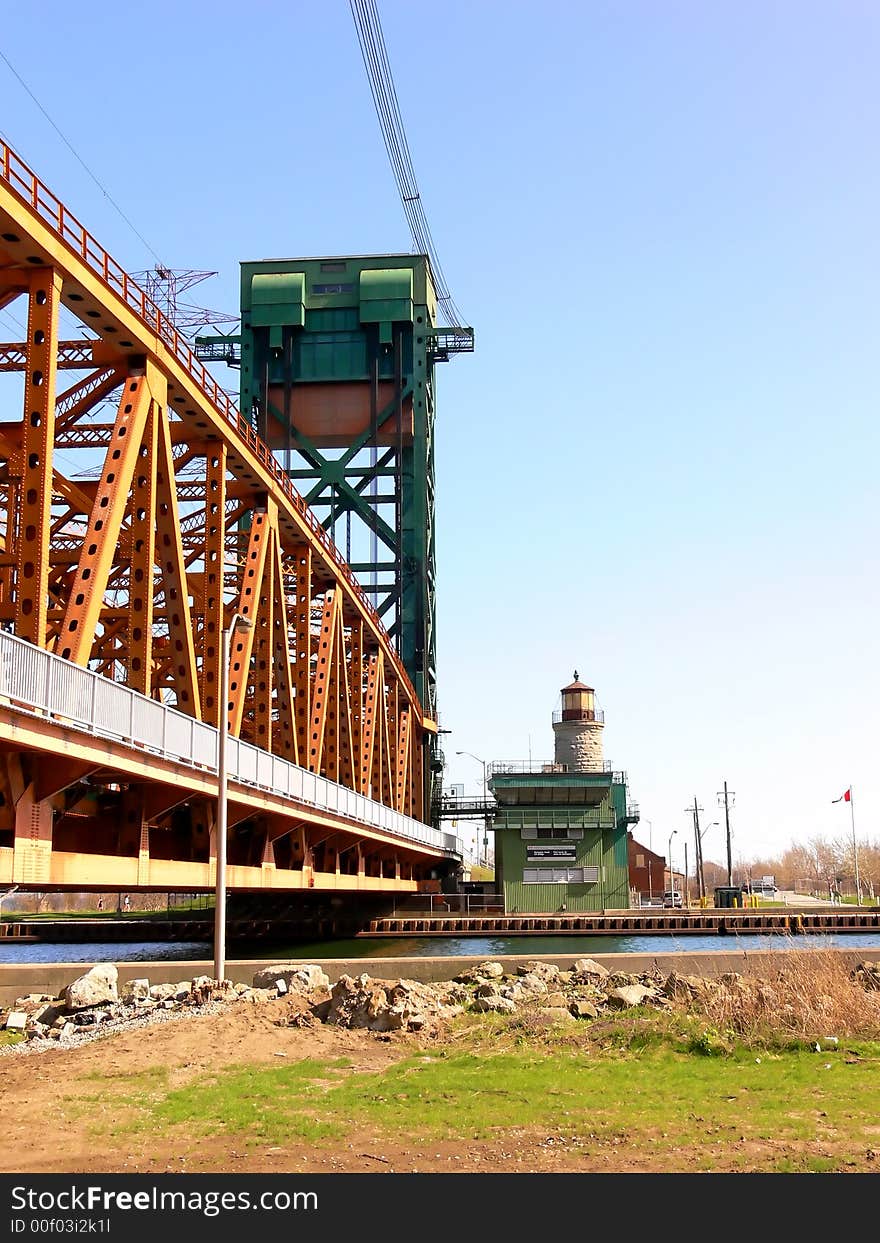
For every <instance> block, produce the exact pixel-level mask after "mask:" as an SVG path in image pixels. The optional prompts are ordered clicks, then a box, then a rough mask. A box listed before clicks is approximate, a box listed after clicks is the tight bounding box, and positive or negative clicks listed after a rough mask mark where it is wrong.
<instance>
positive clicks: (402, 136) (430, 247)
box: [349, 0, 466, 328]
mask: <svg viewBox="0 0 880 1243" xmlns="http://www.w3.org/2000/svg"><path fill="white" fill-rule="evenodd" d="M349 7H350V8H351V15H352V17H353V18H354V24H355V29H356V30H357V37H358V43H359V44H360V49H361V56H362V57H363V61H364V68H365V69H366V71H367V78H368V79H369V83H370V93H371V94H372V96H373V104H374V106H375V109H376V116H377V117H378V118H379V126H380V128H381V130H382V137H383V139H384V140H385V149H386V151H387V152H388V158H389V160H390V161H391V168H392V170H393V172H394V179H395V181H396V182H397V189H398V191H399V193H400V201H401V203H402V204H403V210H404V213H405V214H406V218H407V222H408V224H409V228H410V233H411V234H412V238H413V242H414V243H415V246H416V249H417V250H418V252H419V254H422V255H427V256H428V259H429V260H430V263H431V271H432V273H433V276H434V283H435V286H436V291H437V302H438V304H439V306H440V311H441V313H442V315H443V318H444V320H445V321H446V324H447V325H448V326H449V327H450V328H455V327H462V326H464V324H465V323H466V320H465V319H464V316H463V315H462V314H461V311H460V310H459V309H458V307H457V306H456V304H455V300H454V299H453V297H452V294H451V293H450V292H449V286H448V285H447V284H446V278H445V277H444V275H443V269H442V268H441V266H440V260H439V258H438V256H437V250H436V247H435V246H434V239H433V238H432V237H431V230H430V228H429V227H428V220H427V217H426V216H425V209H424V207H423V205H422V198H421V195H420V194H419V187H418V183H417V182H416V175H415V171H414V169H413V163H412V157H411V155H410V150H409V144H408V142H407V140H406V131H405V129H404V127H403V121H402V119H401V116H400V105H399V103H398V100H397V91H396V90H395V88H394V79H393V78H392V76H391V68H390V66H389V64H388V53H387V51H386V48H385V38H384V36H383V34H382V23H381V22H380V21H379V12H378V9H377V8H376V4H375V0H349Z"/></svg>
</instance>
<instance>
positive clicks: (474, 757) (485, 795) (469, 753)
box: [455, 751, 489, 863]
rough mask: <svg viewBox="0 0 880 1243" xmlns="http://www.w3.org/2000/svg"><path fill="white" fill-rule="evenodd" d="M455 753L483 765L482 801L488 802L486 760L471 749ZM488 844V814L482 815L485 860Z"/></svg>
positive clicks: (478, 860) (478, 852) (478, 859)
mask: <svg viewBox="0 0 880 1243" xmlns="http://www.w3.org/2000/svg"><path fill="white" fill-rule="evenodd" d="M455 754H456V755H467V756H470V758H471V759H472V760H476V761H477V763H478V764H482V766H483V802H484V803H488V801H489V787H488V785H487V784H486V761H485V760H481V759H480V757H479V756H478V755H474V753H473V751H456V753H455ZM488 846H489V818H488V816H485V817H484V819H483V851H484V853H485V854H486V861H487V862H488ZM477 862H478V863H479V862H480V851H479V849H477Z"/></svg>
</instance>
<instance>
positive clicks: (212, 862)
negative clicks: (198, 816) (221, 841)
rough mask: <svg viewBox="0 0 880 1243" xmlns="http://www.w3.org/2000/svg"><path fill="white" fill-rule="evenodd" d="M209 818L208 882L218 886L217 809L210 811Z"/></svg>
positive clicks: (214, 886)
mask: <svg viewBox="0 0 880 1243" xmlns="http://www.w3.org/2000/svg"><path fill="white" fill-rule="evenodd" d="M208 814H209V820H208V883H209V884H210V885H211V887H212V888H216V886H217V820H216V809H214V810H212V811H210V812H209V813H208Z"/></svg>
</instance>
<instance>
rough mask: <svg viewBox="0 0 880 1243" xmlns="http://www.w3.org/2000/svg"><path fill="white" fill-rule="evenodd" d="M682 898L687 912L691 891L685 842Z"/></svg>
mask: <svg viewBox="0 0 880 1243" xmlns="http://www.w3.org/2000/svg"><path fill="white" fill-rule="evenodd" d="M682 897H683V898H684V904H685V906H686V907H687V909H688V910H690V906H691V889H690V885H689V884H688V844H687V842H685V844H684V893H683V895H682Z"/></svg>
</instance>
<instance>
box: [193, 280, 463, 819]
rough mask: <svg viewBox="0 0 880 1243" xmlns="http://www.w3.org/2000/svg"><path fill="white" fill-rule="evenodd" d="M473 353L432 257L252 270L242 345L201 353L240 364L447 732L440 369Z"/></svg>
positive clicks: (271, 430) (205, 340)
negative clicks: (437, 415) (441, 648)
mask: <svg viewBox="0 0 880 1243" xmlns="http://www.w3.org/2000/svg"><path fill="white" fill-rule="evenodd" d="M472 349H473V331H472V330H471V329H470V328H439V327H438V326H437V298H436V293H435V289H434V282H433V279H432V275H431V269H430V264H429V261H428V259H427V257H426V256H424V255H371V256H360V257H357V258H324V259H320V258H318V259H271V260H261V261H259V262H252V263H243V264H242V265H241V330H240V335H239V336H237V337H200V338H199V339H198V340H197V342H196V353H197V355H198V357H199V358H201V359H202V360H203V361H206V362H216V361H225V362H228V363H231V364H233V365H236V364H240V367H241V410H242V413H243V414H245V415H246V416H248V417H250V418H251V419H252V421H253V426H254V429H255V430H256V431H257V433H258V434H259V436H260V437H261V438H262V439H263V440H265V441H266V443H267V444H268V445H270V446H271V448H272V449H273V450H274V451H275V453H276V455H277V456H278V457H279V460H280V461H281V464H282V465H283V466H284V467H285V469H286V470H287V471H288V473H289V475H290V477H291V479H292V480H293V481H294V483H295V484H296V486H297V488H298V489H299V490H300V492H301V493H302V494H303V496H304V497H305V499H306V501H307V502H308V504H309V505H310V506H311V508H312V509H313V511H314V512H315V515H316V516H317V517H318V519H319V521H320V522H321V523H322V525H323V526H324V528H325V529H326V530H327V531H328V532H329V533H330V534H331V535H332V537H333V539H334V541H335V543H336V546H337V547H338V548H339V550H340V552H341V553H342V554H343V555H344V556H345V558H346V560H347V561H348V563H349V565H350V566H351V568H352V570H353V572H354V573H355V575H356V577H357V579H358V581H359V583H360V584H361V586H362V588H363V590H364V591H365V592H366V594H367V595H368V597H369V598H370V599H371V600H372V602H373V604H374V606H375V608H376V610H377V612H378V614H379V616H380V617H381V619H382V622H383V624H384V625H385V628H386V629H387V631H388V632H389V634H390V635H391V637H392V639H393V641H394V643H395V644H396V646H397V650H398V652H399V653H400V656H401V659H402V661H403V664H404V667H405V668H406V671H407V673H408V674H409V676H410V678H411V679H412V682H413V685H414V686H415V689H416V691H417V693H418V695H419V698H420V699H421V702H422V707H423V709H424V712H425V715H426V716H427V717H429V718H431V719H432V720H435V721H436V719H437V685H436V681H437V675H436V627H435V617H436V586H435V584H436V558H435V545H434V391H435V390H434V367H435V364H436V363H437V362H441V361H446V360H447V359H449V357H450V356H451V355H452V354H454V353H462V352H466V351H470V350H472ZM426 738H427V739H428V743H427V745H428V746H429V747H430V748H432V751H431V753H430V754H429V755H427V756H426V757H425V759H426V763H425V773H426V774H427V777H426V780H427V781H428V782H429V783H430V782H431V781H432V780H433V777H434V775H435V774H436V772H437V767H438V764H437V756H436V752H435V748H436V737H435V736H434V735H433V734H432V733H430V732H429V731H426ZM425 793H426V806H429V807H430V806H433V805H434V803H435V801H436V800H435V799H434V798H432V794H433V791H432V788H431V785H430V784H429V785H428V788H427V789H426V792H425Z"/></svg>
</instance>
